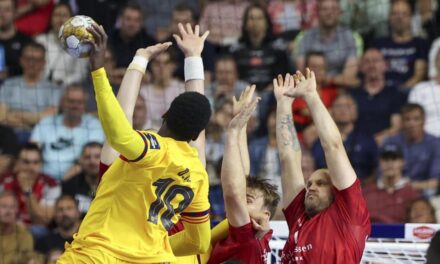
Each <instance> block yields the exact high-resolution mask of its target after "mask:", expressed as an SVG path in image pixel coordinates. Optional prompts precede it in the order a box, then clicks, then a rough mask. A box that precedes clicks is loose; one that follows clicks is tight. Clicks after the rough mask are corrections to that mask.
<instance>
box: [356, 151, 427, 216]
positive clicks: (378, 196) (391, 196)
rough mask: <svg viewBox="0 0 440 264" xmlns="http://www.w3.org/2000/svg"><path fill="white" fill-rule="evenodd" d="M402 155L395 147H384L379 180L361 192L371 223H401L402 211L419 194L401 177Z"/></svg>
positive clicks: (403, 211) (403, 213) (406, 179)
mask: <svg viewBox="0 0 440 264" xmlns="http://www.w3.org/2000/svg"><path fill="white" fill-rule="evenodd" d="M404 164H405V161H404V159H403V153H402V151H401V149H400V148H399V147H398V146H397V145H386V146H384V148H383V149H382V151H381V155H380V161H379V167H380V170H381V172H382V176H381V177H380V178H379V179H378V180H377V182H371V183H369V184H367V185H366V186H365V188H364V196H365V199H366V200H367V205H368V210H369V211H370V214H371V221H372V222H378V223H387V224H389V223H404V222H405V209H406V208H407V207H408V205H409V204H410V203H411V202H412V201H413V200H415V199H417V198H419V197H420V194H419V192H417V190H416V189H414V188H413V187H412V186H411V183H410V181H409V179H408V178H406V177H404V176H403V175H402V170H403V165H404Z"/></svg>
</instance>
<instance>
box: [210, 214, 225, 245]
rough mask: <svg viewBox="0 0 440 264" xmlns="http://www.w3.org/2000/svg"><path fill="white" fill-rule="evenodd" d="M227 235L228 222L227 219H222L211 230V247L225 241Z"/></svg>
mask: <svg viewBox="0 0 440 264" xmlns="http://www.w3.org/2000/svg"><path fill="white" fill-rule="evenodd" d="M228 234H229V222H228V219H223V221H221V222H220V223H218V224H217V225H216V226H215V227H214V228H213V229H212V230H211V245H213V246H214V245H215V244H216V243H217V242H219V241H221V240H223V239H226V238H227V237H228Z"/></svg>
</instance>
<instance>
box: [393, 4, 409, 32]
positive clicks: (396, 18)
mask: <svg viewBox="0 0 440 264" xmlns="http://www.w3.org/2000/svg"><path fill="white" fill-rule="evenodd" d="M411 20H412V13H411V7H410V6H409V3H407V2H406V1H396V2H395V3H394V4H392V6H391V11H390V27H391V31H392V32H393V34H397V35H400V34H403V33H407V32H408V31H409V32H411Z"/></svg>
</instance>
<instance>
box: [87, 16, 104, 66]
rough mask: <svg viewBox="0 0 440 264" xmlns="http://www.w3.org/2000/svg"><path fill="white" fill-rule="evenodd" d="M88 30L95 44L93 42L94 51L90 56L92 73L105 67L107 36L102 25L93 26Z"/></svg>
mask: <svg viewBox="0 0 440 264" xmlns="http://www.w3.org/2000/svg"><path fill="white" fill-rule="evenodd" d="M87 30H88V31H89V32H90V33H91V34H92V35H93V38H94V39H95V42H93V51H92V53H91V54H90V58H89V60H90V65H91V67H92V71H94V70H97V69H99V68H102V67H104V62H105V51H106V49H107V39H108V37H107V34H106V33H105V30H104V28H103V27H102V26H101V25H100V26H98V25H96V24H92V26H91V27H89V28H87Z"/></svg>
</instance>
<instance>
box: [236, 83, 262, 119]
mask: <svg viewBox="0 0 440 264" xmlns="http://www.w3.org/2000/svg"><path fill="white" fill-rule="evenodd" d="M255 88H256V86H255V84H253V85H251V86H247V87H246V89H245V90H244V91H242V92H241V94H240V97H239V98H238V101H237V98H235V96H233V97H232V117H234V116H236V115H238V113H240V111H241V109H242V108H243V107H244V106H245V105H248V104H250V103H251V102H252V96H253V94H254V93H255ZM249 95H250V96H249Z"/></svg>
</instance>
